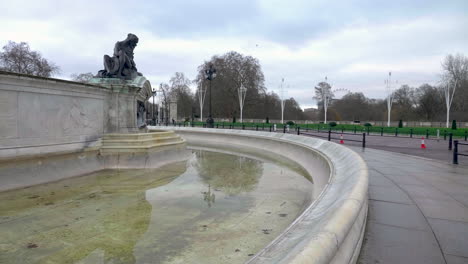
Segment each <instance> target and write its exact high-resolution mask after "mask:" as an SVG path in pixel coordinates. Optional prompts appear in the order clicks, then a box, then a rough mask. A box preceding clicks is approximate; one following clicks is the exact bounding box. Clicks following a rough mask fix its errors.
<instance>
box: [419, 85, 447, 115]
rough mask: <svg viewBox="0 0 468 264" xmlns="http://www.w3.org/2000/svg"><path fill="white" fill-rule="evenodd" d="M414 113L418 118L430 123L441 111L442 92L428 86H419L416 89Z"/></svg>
mask: <svg viewBox="0 0 468 264" xmlns="http://www.w3.org/2000/svg"><path fill="white" fill-rule="evenodd" d="M415 93H416V98H417V100H416V101H417V102H416V111H417V113H418V114H419V116H420V118H421V119H423V120H426V121H432V120H434V119H435V118H437V117H438V115H439V113H441V112H442V111H443V110H444V109H443V102H444V95H443V91H441V90H440V89H438V88H437V87H433V86H430V85H429V84H424V85H421V86H420V87H419V88H418V89H416V92H415Z"/></svg>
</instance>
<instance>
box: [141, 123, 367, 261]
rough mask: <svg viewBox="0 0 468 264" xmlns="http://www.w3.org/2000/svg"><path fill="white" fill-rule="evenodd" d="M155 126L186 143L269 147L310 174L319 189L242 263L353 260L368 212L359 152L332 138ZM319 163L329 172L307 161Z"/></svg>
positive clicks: (266, 148)
mask: <svg viewBox="0 0 468 264" xmlns="http://www.w3.org/2000/svg"><path fill="white" fill-rule="evenodd" d="M149 129H150V130H152V129H156V127H149ZM157 129H158V130H160V129H168V130H172V131H174V132H175V133H176V134H179V135H181V136H182V137H183V138H185V139H186V140H187V144H188V145H191V144H194V143H197V144H200V143H201V142H206V143H207V144H211V145H216V144H234V145H235V144H239V145H244V146H246V147H250V148H258V149H260V150H262V151H271V152H275V154H277V155H280V156H286V157H288V158H290V159H293V160H295V161H296V162H297V163H298V164H299V165H301V166H303V167H304V168H305V169H306V171H307V172H308V173H309V174H310V175H311V176H312V177H313V178H314V185H316V186H315V187H314V191H317V190H320V191H318V192H317V194H316V196H315V200H314V201H313V202H312V203H311V204H310V205H309V206H308V207H307V208H306V209H305V210H304V212H303V213H302V214H301V215H300V216H299V217H297V218H296V219H295V221H294V222H293V223H291V225H290V226H289V227H288V228H286V229H285V230H284V231H283V232H282V233H281V234H280V235H279V236H278V237H277V238H275V239H274V240H273V241H272V242H271V243H270V244H269V245H267V246H266V247H265V248H263V249H262V250H261V251H259V252H258V253H257V254H256V255H255V256H253V257H252V258H251V259H250V260H249V261H247V263H249V264H266V263H269V264H271V263H281V264H283V263H288V264H299V263H300V264H302V263H356V261H357V258H358V256H359V252H360V249H361V245H362V239H363V235H364V231H365V226H366V219H367V211H368V168H367V165H366V163H365V161H364V160H363V159H362V158H361V156H360V155H359V154H357V153H356V152H354V151H353V150H351V149H348V148H346V147H344V146H341V145H339V144H336V143H333V142H328V141H325V140H322V139H317V138H311V137H304V136H298V135H293V134H282V133H269V132H260V131H246V130H232V129H210V128H192V127H159V126H158V127H157ZM291 155H294V158H293V157H291ZM314 159H315V160H314ZM319 159H322V161H320V160H319ZM321 162H324V163H326V164H327V166H328V167H329V171H328V173H323V172H324V171H323V170H322V173H321V174H320V175H319V174H317V170H316V169H314V168H313V167H311V166H310V164H311V163H312V164H314V165H317V164H318V166H321Z"/></svg>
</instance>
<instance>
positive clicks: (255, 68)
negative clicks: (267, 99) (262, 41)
mask: <svg viewBox="0 0 468 264" xmlns="http://www.w3.org/2000/svg"><path fill="white" fill-rule="evenodd" d="M209 65H213V66H214V68H215V69H216V74H217V75H216V78H214V79H213V80H212V81H211V82H212V84H211V85H212V89H211V93H212V95H211V100H212V106H213V109H212V114H213V116H214V117H234V116H235V115H236V114H237V111H238V109H239V101H240V100H239V92H238V91H239V88H240V87H241V84H243V85H244V87H246V88H247V89H248V91H249V96H248V97H246V98H245V106H244V107H243V111H244V116H250V117H253V118H255V116H257V115H258V114H261V112H262V111H261V110H259V109H262V108H263V105H261V103H260V102H261V96H260V94H261V93H263V92H264V90H265V87H264V75H263V72H262V69H261V66H260V63H259V61H258V60H257V59H255V58H253V57H251V56H244V55H242V54H240V53H237V52H234V51H231V52H228V53H226V54H223V55H221V56H213V57H212V58H211V60H210V61H206V62H204V63H203V64H202V65H200V66H199V67H198V76H197V78H196V82H197V84H198V87H199V88H200V87H208V85H209V84H208V80H206V78H205V70H206V69H208V68H209ZM198 94H199V95H203V93H200V92H199V93H198ZM206 94H207V96H208V98H209V97H210V91H206Z"/></svg>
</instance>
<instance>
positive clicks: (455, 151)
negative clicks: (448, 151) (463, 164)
mask: <svg viewBox="0 0 468 264" xmlns="http://www.w3.org/2000/svg"><path fill="white" fill-rule="evenodd" d="M453 143H454V144H453V164H458V156H466V157H468V154H463V153H460V152H459V151H458V145H464V146H468V144H466V143H460V142H458V140H455V141H454V142H453Z"/></svg>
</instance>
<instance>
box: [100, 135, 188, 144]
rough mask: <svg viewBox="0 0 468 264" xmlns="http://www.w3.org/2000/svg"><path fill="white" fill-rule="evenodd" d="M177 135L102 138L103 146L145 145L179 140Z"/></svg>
mask: <svg viewBox="0 0 468 264" xmlns="http://www.w3.org/2000/svg"><path fill="white" fill-rule="evenodd" d="M181 140H182V139H181V138H180V137H179V136H169V137H156V138H148V139H120V140H119V139H103V140H102V143H103V145H104V146H145V145H148V144H153V143H170V142H180V141H181Z"/></svg>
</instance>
